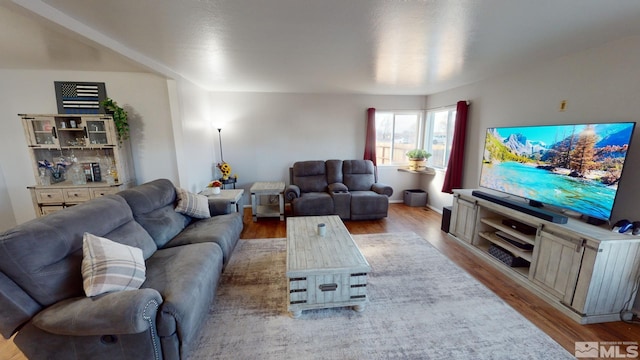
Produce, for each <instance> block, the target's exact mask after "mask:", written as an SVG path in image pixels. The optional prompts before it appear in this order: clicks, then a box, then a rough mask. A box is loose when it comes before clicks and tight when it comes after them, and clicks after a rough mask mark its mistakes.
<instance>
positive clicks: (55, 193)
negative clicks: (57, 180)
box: [35, 189, 64, 204]
mask: <svg viewBox="0 0 640 360" xmlns="http://www.w3.org/2000/svg"><path fill="white" fill-rule="evenodd" d="M35 193H36V199H37V200H38V203H40V204H61V203H63V202H64V196H63V195H62V189H37V190H36V191H35Z"/></svg>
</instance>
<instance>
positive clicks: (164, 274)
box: [142, 243, 223, 352]
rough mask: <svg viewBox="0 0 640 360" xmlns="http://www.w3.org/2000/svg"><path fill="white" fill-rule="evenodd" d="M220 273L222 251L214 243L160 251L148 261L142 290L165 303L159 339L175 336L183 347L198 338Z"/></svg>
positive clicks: (159, 324)
mask: <svg viewBox="0 0 640 360" xmlns="http://www.w3.org/2000/svg"><path fill="white" fill-rule="evenodd" d="M221 272H222V250H221V249H220V247H219V246H218V245H216V244H214V243H201V244H190V245H185V246H176V247H172V248H167V249H160V250H158V251H156V253H155V254H153V256H152V257H151V258H149V259H148V260H147V281H146V282H145V283H144V284H142V288H151V289H155V290H157V291H158V292H159V293H160V295H162V298H163V300H164V302H163V304H162V305H161V307H160V313H159V315H158V318H157V321H158V324H157V326H158V335H159V336H160V337H161V338H172V337H176V336H177V337H179V339H180V343H181V346H182V347H183V348H186V347H187V345H186V343H189V342H190V341H192V340H193V339H194V338H197V336H198V335H199V333H198V332H197V330H198V328H199V327H200V324H201V322H202V320H203V319H204V316H203V315H204V314H207V312H208V310H209V306H210V305H211V303H212V302H213V298H214V295H215V292H216V288H217V284H218V281H219V279H220V274H221ZM221 326H223V324H221ZM163 344H164V343H163ZM182 350H184V349H181V352H182ZM163 351H164V346H163Z"/></svg>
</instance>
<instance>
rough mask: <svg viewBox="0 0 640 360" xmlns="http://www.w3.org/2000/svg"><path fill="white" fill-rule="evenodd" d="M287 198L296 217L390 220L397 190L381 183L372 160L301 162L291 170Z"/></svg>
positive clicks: (295, 164)
mask: <svg viewBox="0 0 640 360" xmlns="http://www.w3.org/2000/svg"><path fill="white" fill-rule="evenodd" d="M290 183H291V184H290V185H289V186H288V187H287V189H286V190H285V198H286V199H287V201H289V202H291V209H292V212H293V215H294V216H312V215H339V216H340V218H341V219H344V220H373V219H380V218H384V217H386V216H387V212H388V209H389V197H390V196H391V195H393V188H391V187H390V186H388V185H385V184H381V183H378V178H377V172H376V168H375V166H374V165H373V162H371V161H370V160H326V161H322V160H311V161H299V162H296V163H294V164H293V167H291V169H290Z"/></svg>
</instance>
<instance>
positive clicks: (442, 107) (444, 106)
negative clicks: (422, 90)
mask: <svg viewBox="0 0 640 360" xmlns="http://www.w3.org/2000/svg"><path fill="white" fill-rule="evenodd" d="M461 101H466V103H467V106H468V105H471V101H470V100H461ZM456 105H458V103H455V104H450V105H442V106H438V107H434V108H427V109H420V110H423V111H431V110H438V109H444V108H449V107H454V106H456ZM376 111H415V109H376Z"/></svg>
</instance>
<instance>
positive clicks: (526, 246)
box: [495, 231, 533, 251]
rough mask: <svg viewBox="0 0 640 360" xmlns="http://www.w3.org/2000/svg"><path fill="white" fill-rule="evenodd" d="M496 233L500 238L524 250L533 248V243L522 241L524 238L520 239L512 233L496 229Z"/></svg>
mask: <svg viewBox="0 0 640 360" xmlns="http://www.w3.org/2000/svg"><path fill="white" fill-rule="evenodd" d="M495 234H496V236H497V237H499V238H500V239H502V240H504V241H506V242H508V243H509V244H511V245H513V246H515V247H517V248H519V249H522V250H525V251H531V250H533V245H532V244H529V243H526V242H524V241H522V240H520V239H518V238H516V237H514V236H511V235H509V234H507V233H506V232H504V231H496V233H495Z"/></svg>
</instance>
